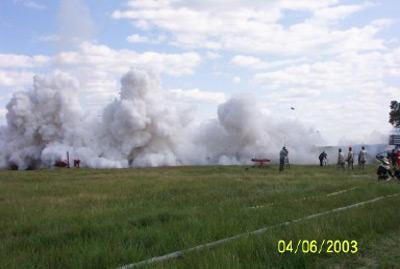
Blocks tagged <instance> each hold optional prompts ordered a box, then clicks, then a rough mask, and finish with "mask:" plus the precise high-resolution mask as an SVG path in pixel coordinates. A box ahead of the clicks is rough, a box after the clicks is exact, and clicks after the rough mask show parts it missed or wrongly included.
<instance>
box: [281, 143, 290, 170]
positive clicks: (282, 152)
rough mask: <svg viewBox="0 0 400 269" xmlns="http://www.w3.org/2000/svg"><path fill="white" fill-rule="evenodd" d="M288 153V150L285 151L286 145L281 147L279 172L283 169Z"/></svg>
mask: <svg viewBox="0 0 400 269" xmlns="http://www.w3.org/2000/svg"><path fill="white" fill-rule="evenodd" d="M288 154H289V152H288V151H287V149H286V147H283V148H282V149H281V151H280V152H279V172H282V171H283V168H284V167H285V160H286V158H287V155H288Z"/></svg>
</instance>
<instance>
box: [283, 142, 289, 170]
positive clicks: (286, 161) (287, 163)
mask: <svg viewBox="0 0 400 269" xmlns="http://www.w3.org/2000/svg"><path fill="white" fill-rule="evenodd" d="M283 148H284V149H285V151H286V157H285V167H286V168H290V162H289V151H288V150H287V148H286V147H283Z"/></svg>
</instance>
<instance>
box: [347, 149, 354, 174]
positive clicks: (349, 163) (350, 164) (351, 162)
mask: <svg viewBox="0 0 400 269" xmlns="http://www.w3.org/2000/svg"><path fill="white" fill-rule="evenodd" d="M346 161H347V168H349V169H350V167H351V170H353V169H354V152H353V150H352V148H351V147H349V152H348V153H347V158H346Z"/></svg>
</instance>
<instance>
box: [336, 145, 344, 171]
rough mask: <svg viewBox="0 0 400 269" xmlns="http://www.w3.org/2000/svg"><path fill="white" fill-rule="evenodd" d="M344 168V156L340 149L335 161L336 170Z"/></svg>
mask: <svg viewBox="0 0 400 269" xmlns="http://www.w3.org/2000/svg"><path fill="white" fill-rule="evenodd" d="M344 166H345V161H344V154H343V152H342V149H339V150H338V161H337V168H341V169H343V170H344V168H345V167H344Z"/></svg>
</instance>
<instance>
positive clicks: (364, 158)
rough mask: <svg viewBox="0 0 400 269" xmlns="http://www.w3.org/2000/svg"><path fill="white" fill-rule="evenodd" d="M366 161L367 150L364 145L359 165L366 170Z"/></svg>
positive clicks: (359, 155)
mask: <svg viewBox="0 0 400 269" xmlns="http://www.w3.org/2000/svg"><path fill="white" fill-rule="evenodd" d="M366 162H367V151H366V150H365V147H364V146H362V147H361V150H360V152H359V153H358V165H359V166H360V168H361V169H363V170H364V168H365V163H366Z"/></svg>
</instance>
